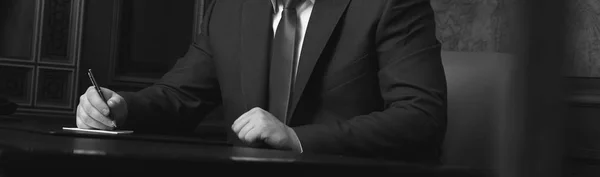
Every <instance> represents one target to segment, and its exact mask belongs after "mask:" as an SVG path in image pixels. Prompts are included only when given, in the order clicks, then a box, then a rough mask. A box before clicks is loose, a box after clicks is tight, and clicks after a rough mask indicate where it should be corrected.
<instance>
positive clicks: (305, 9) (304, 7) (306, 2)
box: [271, 0, 315, 81]
mask: <svg viewBox="0 0 600 177" xmlns="http://www.w3.org/2000/svg"><path fill="white" fill-rule="evenodd" d="M277 2H279V1H277V0H271V3H272V4H273V12H275V13H274V14H273V37H275V32H276V31H277V26H278V25H279V20H281V12H282V11H283V4H281V3H277ZM314 4H315V0H302V2H300V3H299V4H298V6H297V7H296V12H297V13H298V18H299V19H298V22H299V23H298V26H297V27H298V30H299V31H298V33H297V34H298V36H296V39H297V41H296V42H297V43H296V52H295V53H296V56H294V58H295V59H296V63H300V55H301V54H302V45H303V44H304V34H306V27H307V26H308V21H309V20H310V14H312V9H313V6H314ZM297 67H298V65H296V69H294V71H296V73H297V72H298V69H297ZM294 75H296V74H294ZM292 79H293V80H294V81H295V80H296V78H292Z"/></svg>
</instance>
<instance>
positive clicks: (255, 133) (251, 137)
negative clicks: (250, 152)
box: [243, 127, 262, 143]
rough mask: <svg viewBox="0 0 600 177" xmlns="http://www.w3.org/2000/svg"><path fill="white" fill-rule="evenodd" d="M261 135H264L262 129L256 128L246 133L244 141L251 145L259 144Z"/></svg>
mask: <svg viewBox="0 0 600 177" xmlns="http://www.w3.org/2000/svg"><path fill="white" fill-rule="evenodd" d="M261 133H262V129H261V128H257V127H254V128H252V129H251V130H250V131H248V133H246V135H244V139H243V140H244V141H246V142H250V143H253V142H257V141H258V140H260V139H259V137H260V134H261Z"/></svg>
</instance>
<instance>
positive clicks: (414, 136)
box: [293, 0, 446, 161]
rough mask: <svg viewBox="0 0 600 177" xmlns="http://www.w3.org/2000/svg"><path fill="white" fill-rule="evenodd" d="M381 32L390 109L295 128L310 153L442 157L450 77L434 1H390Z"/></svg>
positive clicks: (383, 84) (383, 83)
mask: <svg viewBox="0 0 600 177" xmlns="http://www.w3.org/2000/svg"><path fill="white" fill-rule="evenodd" d="M382 9H383V10H382V13H381V14H382V15H381V16H380V19H379V22H378V26H377V31H376V36H375V38H376V39H375V40H376V44H377V45H376V49H377V55H378V58H377V59H378V62H379V68H380V70H379V71H378V77H379V86H380V91H381V96H382V98H383V100H384V105H385V109H383V110H382V111H378V112H371V113H369V114H366V115H360V116H356V117H352V118H350V119H347V120H340V121H337V122H336V123H332V124H309V125H303V126H298V127H293V129H294V131H295V132H296V134H297V135H298V138H299V140H300V142H301V144H302V148H303V150H304V152H318V153H334V154H352V155H359V156H360V155H365V156H370V157H383V158H395V159H397V158H400V159H405V160H417V161H418V160H420V159H426V158H427V157H426V156H429V157H433V158H435V157H436V156H437V157H439V154H436V152H439V151H437V150H439V148H440V145H441V141H442V140H443V136H444V132H445V127H446V78H445V75H444V69H443V66H442V63H441V53H440V52H441V48H440V46H441V45H440V43H439V41H438V40H437V38H436V35H435V31H436V30H435V18H434V13H433V9H432V8H431V5H430V2H429V0H401V1H400V0H389V1H387V2H386V4H385V5H384V7H382Z"/></svg>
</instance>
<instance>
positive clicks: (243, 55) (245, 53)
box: [239, 0, 273, 110]
mask: <svg viewBox="0 0 600 177" xmlns="http://www.w3.org/2000/svg"><path fill="white" fill-rule="evenodd" d="M272 13H273V6H272V5H271V1H268V0H261V1H256V0H248V1H246V2H245V3H244V5H243V8H242V16H241V18H242V21H241V31H240V32H241V39H240V40H241V52H240V55H239V60H240V70H241V72H240V74H241V76H240V79H241V85H242V94H243V96H244V99H245V100H244V101H245V106H246V110H249V109H251V108H253V107H261V108H263V109H267V107H266V106H267V100H268V99H267V96H268V92H267V91H268V88H269V87H268V78H269V75H268V74H269V65H268V61H269V60H268V58H269V57H268V53H269V43H270V41H271V39H272V38H273V36H271V35H272V33H271V31H272V30H273V29H272V27H271V20H272Z"/></svg>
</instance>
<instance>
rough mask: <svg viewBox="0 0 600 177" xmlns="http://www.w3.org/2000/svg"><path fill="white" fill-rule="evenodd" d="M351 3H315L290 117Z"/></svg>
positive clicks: (324, 0)
mask: <svg viewBox="0 0 600 177" xmlns="http://www.w3.org/2000/svg"><path fill="white" fill-rule="evenodd" d="M349 2H350V0H316V1H315V5H314V7H313V11H312V14H311V17H310V21H309V22H308V23H309V24H308V28H307V29H306V35H305V36H304V44H303V45H302V53H301V55H300V62H299V66H298V75H297V76H296V82H295V86H294V92H293V93H294V95H293V98H292V100H291V101H292V102H291V108H290V111H291V112H290V114H288V115H293V113H294V111H295V109H296V106H297V104H298V101H299V100H300V97H301V95H302V93H303V91H304V88H305V87H306V83H307V82H308V80H309V78H310V76H311V74H312V71H313V68H314V67H315V64H316V63H317V60H318V59H319V57H320V56H321V53H322V51H323V49H324V48H325V46H326V44H327V42H328V40H329V38H330V36H331V34H332V33H333V31H334V29H335V27H336V26H337V23H338V21H339V20H340V17H341V16H342V14H344V12H345V11H346V8H347V6H348V4H349ZM289 118H291V116H290V117H288V119H289ZM287 122H290V121H287Z"/></svg>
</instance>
